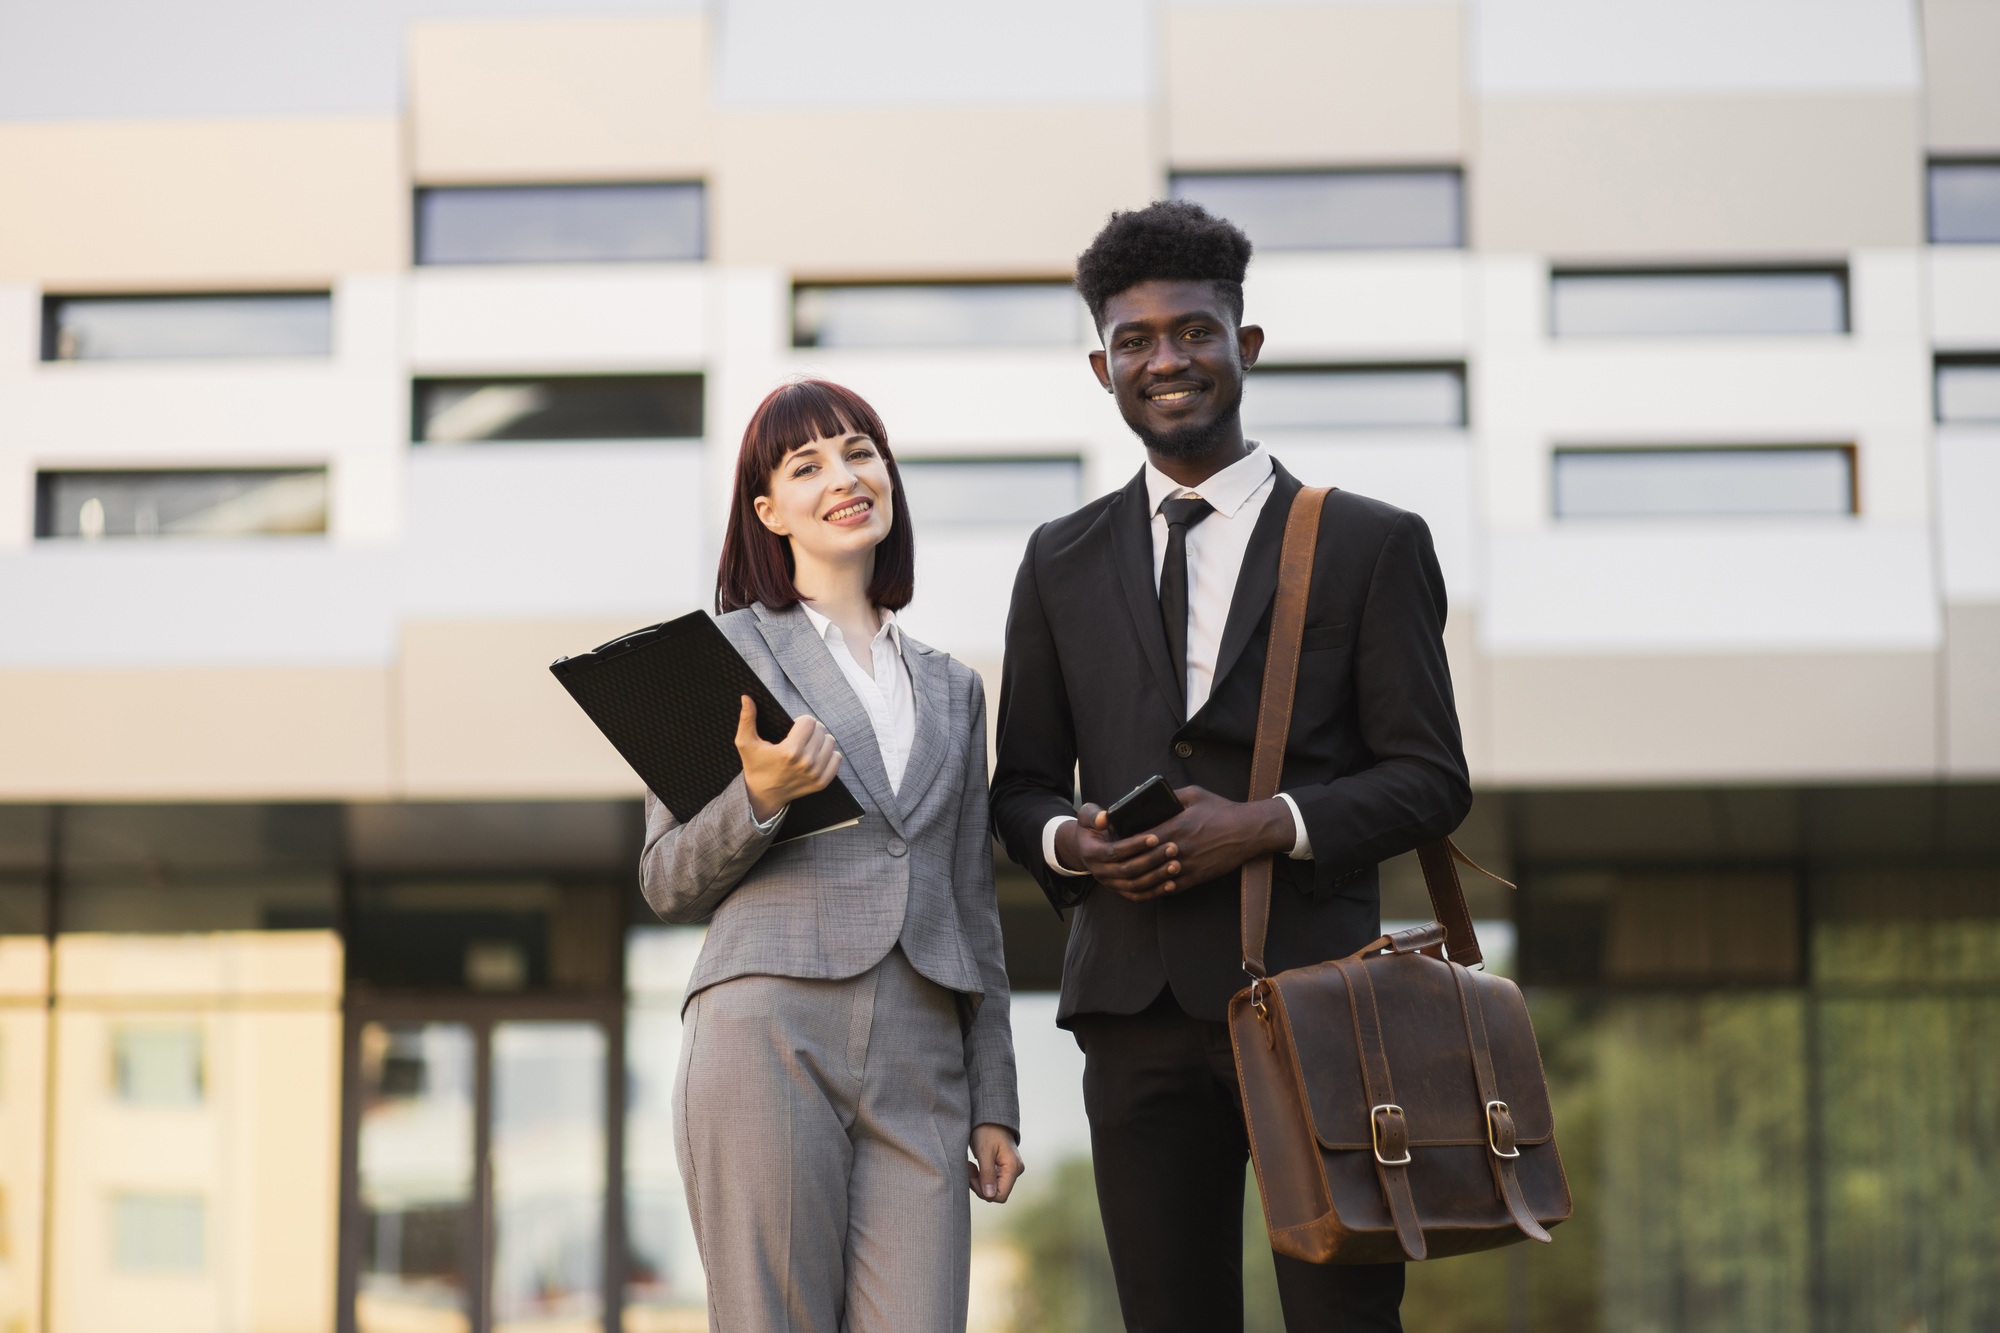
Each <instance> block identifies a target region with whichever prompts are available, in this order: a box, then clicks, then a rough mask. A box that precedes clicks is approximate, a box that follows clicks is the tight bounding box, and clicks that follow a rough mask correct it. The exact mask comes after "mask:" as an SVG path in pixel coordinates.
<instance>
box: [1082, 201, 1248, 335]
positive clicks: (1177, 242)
mask: <svg viewBox="0 0 2000 1333" xmlns="http://www.w3.org/2000/svg"><path fill="white" fill-rule="evenodd" d="M1249 267H1250V238H1249V237H1248V236H1245V235H1244V234H1243V233H1242V232H1241V231H1240V230H1238V229H1237V227H1236V225H1235V224H1234V223H1232V222H1229V221H1228V220H1227V219H1224V218H1219V217H1216V216H1215V215H1214V214H1213V213H1210V212H1209V211H1208V210H1207V209H1205V208H1203V207H1202V206H1201V205H1200V204H1197V203H1195V202H1193V201H1192V200H1189V199H1164V200H1161V201H1160V202H1158V203H1155V204H1148V205H1147V206H1146V207H1144V208H1139V209H1133V210H1132V211H1130V212H1125V213H1113V214H1112V215H1111V220H1110V221H1109V222H1107V223H1105V224H1104V230H1103V231H1100V232H1098V233H1097V239H1096V240H1094V241H1092V242H1091V243H1090V248H1089V249H1088V250H1085V251H1084V252H1083V253H1082V254H1080V255H1078V256H1077V259H1076V290H1077V292H1078V294H1079V295H1081V296H1082V297H1083V303H1084V304H1085V305H1087V306H1089V307H1090V318H1091V321H1092V322H1093V323H1095V324H1096V325H1097V326H1098V327H1100V328H1102V327H1103V325H1104V304H1105V302H1107V301H1109V300H1110V299H1111V298H1112V297H1114V296H1116V295H1118V293H1120V292H1122V291H1124V290H1126V289H1127V288H1129V287H1134V286H1137V285H1138V284H1139V283H1142V282H1150V281H1152V280H1154V279H1156V278H1191V279H1195V280H1197V281H1207V282H1212V283H1214V284H1215V290H1216V292H1217V293H1218V294H1219V295H1220V296H1221V297H1222V301H1223V303H1224V304H1225V305H1227V306H1228V307H1229V314H1230V317H1231V318H1232V319H1234V320H1235V321H1236V322H1237V323H1239V324H1241V323H1242V322H1243V274H1244V273H1245V272H1246V271H1247V270H1248V269H1249Z"/></svg>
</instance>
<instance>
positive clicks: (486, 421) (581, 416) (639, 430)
mask: <svg viewBox="0 0 2000 1333" xmlns="http://www.w3.org/2000/svg"><path fill="white" fill-rule="evenodd" d="M410 397H411V406H412V408H413V409H414V411H415V416H416V420H415V423H414V428H415V437H416V439H417V440H418V441H419V442H421V443H424V444H470V443H473V442H476V441H494V440H681V439H695V438H698V437H699V436H700V435H701V431H702V410H701V409H702V377H701V376H700V375H566V376H558V377H545V378H534V379H530V378H509V379H426V380H418V381H417V382H416V385H415V390H414V392H413V393H412V394H411V396H410Z"/></svg>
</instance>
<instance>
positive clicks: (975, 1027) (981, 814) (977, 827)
mask: <svg viewBox="0 0 2000 1333" xmlns="http://www.w3.org/2000/svg"><path fill="white" fill-rule="evenodd" d="M971 711H972V733H971V735H969V736H968V737H967V738H966V746H965V773H964V774H963V781H964V786H963V790H964V798H963V801H962V803H961V804H960V806H959V814H958V831H957V835H956V839H955V844H954V847H953V857H952V859H953V866H952V872H953V873H952V888H953V891H954V892H955V893H956V894H957V896H958V919H959V921H960V922H961V923H962V926H961V928H962V929H963V930H964V931H965V937H966V943H967V945H968V946H969V947H970V948H971V949H972V951H973V958H974V961H975V964H976V966H977V967H978V970H979V984H980V989H981V991H982V992H983V993H982V994H981V995H980V997H979V998H978V1000H977V1008H976V1009H975V1010H974V1011H973V1016H972V1024H971V1026H970V1027H969V1028H968V1029H967V1031H966V1034H965V1077H966V1082H967V1085H968V1086H969V1088H970V1090H971V1094H972V1123H973V1124H975V1125H999V1126H1001V1127H1002V1128H1003V1129H1006V1130H1009V1131H1011V1132H1012V1133H1013V1135H1014V1139H1015V1142H1017V1143H1018V1142H1019V1141H1020V1138H1021V1102H1020V1094H1019V1090H1018V1088H1017V1085H1016V1082H1015V1072H1014V1027H1013V1017H1012V1003H1011V998H1012V997H1011V993H1010V991H1009V989H1008V985H1007V952H1006V944H1005V941H1004V940H1003V939H1002V937H1001V933H1000V904H999V900H998V899H997V898H996V897H995V896H994V890H993V840H992V838H991V836H990V835H989V834H988V833H987V831H986V820H987V807H986V687H985V685H984V684H983V683H981V681H980V679H979V677H978V675H977V674H976V673H975V674H973V675H972V710H971Z"/></svg>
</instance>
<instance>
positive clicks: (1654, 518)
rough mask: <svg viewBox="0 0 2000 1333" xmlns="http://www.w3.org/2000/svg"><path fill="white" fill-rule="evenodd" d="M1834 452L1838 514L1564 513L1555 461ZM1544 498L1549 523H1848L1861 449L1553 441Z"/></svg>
mask: <svg viewBox="0 0 2000 1333" xmlns="http://www.w3.org/2000/svg"><path fill="white" fill-rule="evenodd" d="M1771 453H1794V454H1807V453H1837V454H1842V455H1844V456H1845V457H1846V460H1847V510H1846V512H1844V513H1839V514H1783V513H1756V512H1750V513H1704V514H1567V515H1566V514H1564V513H1563V511H1562V491H1561V480H1560V477H1559V469H1560V463H1559V460H1560V459H1562V458H1563V457H1565V456H1576V455H1583V456H1590V457H1603V456H1605V455H1621V456H1622V455H1632V454H1650V455H1656V456H1657V455H1661V454H1771ZM1548 458H1549V469H1548V477H1549V481H1548V488H1549V489H1548V502H1549V519H1550V521H1551V522H1552V523H1556V524H1568V523H1633V522H1638V523H1716V522H1726V523H1735V522H1743V521H1746V520H1747V521H1753V522H1755V521H1763V522H1771V521H1778V522H1795V521H1798V520H1801V519H1803V520H1807V521H1813V522H1824V521H1826V520H1835V521H1850V520H1853V519H1858V518H1860V517H1861V514H1862V510H1861V450H1860V446H1859V445H1858V444H1857V443H1856V442H1854V441H1852V440H1840V441H1786V442H1783V443H1776V444H1771V443H1732V444H1581V443H1579V444H1556V445H1553V446H1552V447H1551V448H1550V449H1549V454H1548Z"/></svg>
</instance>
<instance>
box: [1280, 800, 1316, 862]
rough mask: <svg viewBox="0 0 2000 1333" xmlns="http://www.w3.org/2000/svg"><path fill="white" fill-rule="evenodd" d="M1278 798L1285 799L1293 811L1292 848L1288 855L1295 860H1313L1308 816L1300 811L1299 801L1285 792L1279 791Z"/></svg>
mask: <svg viewBox="0 0 2000 1333" xmlns="http://www.w3.org/2000/svg"><path fill="white" fill-rule="evenodd" d="M1278 799H1279V800H1281V801H1283V802H1284V803H1285V805H1286V806H1287V807H1288V808H1289V809H1290V810H1291V812H1292V850H1291V851H1290V852H1288V853H1286V855H1288V856H1290V857H1291V858H1292V859H1293V860H1294V861H1310V860H1312V859H1313V845H1312V839H1311V838H1308V837H1307V836H1306V817H1305V816H1304V815H1302V814H1300V813H1299V803H1298V802H1297V801H1295V800H1293V799H1292V798H1291V797H1290V796H1288V795H1286V794H1285V793H1284V792H1279V793H1278Z"/></svg>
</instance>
